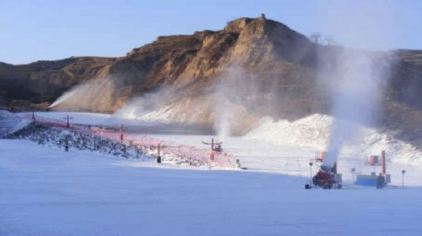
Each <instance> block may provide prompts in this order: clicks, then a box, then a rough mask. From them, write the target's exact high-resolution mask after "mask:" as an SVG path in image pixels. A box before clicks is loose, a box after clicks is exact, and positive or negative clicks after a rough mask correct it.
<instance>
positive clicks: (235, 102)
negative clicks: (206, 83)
mask: <svg viewBox="0 0 422 236" xmlns="http://www.w3.org/2000/svg"><path fill="white" fill-rule="evenodd" d="M251 78H252V77H251V75H246V73H245V71H244V70H243V69H242V67H241V66H239V65H237V64H233V65H231V66H230V67H228V68H226V69H225V70H224V71H223V73H222V74H221V75H219V76H218V78H217V79H216V81H217V83H216V84H215V86H214V87H213V91H212V93H214V97H215V98H214V101H215V102H214V106H213V114H214V130H215V131H216V133H217V136H218V138H219V140H220V141H223V140H224V138H226V137H228V136H231V135H232V134H233V132H234V130H233V129H234V128H233V124H234V122H236V121H235V118H236V119H240V118H239V114H241V113H239V107H245V106H248V105H249V106H252V104H256V102H255V101H251V99H247V98H248V97H251V95H254V94H256V91H255V87H256V86H254V85H255V83H254V81H253V79H251ZM252 97H253V96H252Z"/></svg>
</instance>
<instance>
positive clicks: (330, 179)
mask: <svg viewBox="0 0 422 236" xmlns="http://www.w3.org/2000/svg"><path fill="white" fill-rule="evenodd" d="M341 182H342V181H341V174H338V173H337V165H334V166H333V167H328V166H324V165H323V166H321V168H320V169H319V171H318V173H317V174H316V175H315V176H314V177H312V186H311V185H310V184H306V185H305V188H306V189H310V188H312V187H320V188H323V189H340V188H341V187H342V185H341Z"/></svg>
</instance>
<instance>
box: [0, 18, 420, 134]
mask: <svg viewBox="0 0 422 236" xmlns="http://www.w3.org/2000/svg"><path fill="white" fill-rule="evenodd" d="M347 50H351V49H345V48H341V47H335V46H322V45H317V44H314V43H312V42H310V41H309V40H308V39H307V38H306V37H305V36H303V35H301V34H299V33H297V32H295V31H294V30H292V29H290V28H288V27H287V26H286V25H283V24H282V23H279V22H276V21H272V20H268V19H265V17H259V18H240V19H237V20H234V21H232V22H229V23H228V25H227V26H226V27H225V28H224V29H223V30H220V31H200V32H195V33H194V34H193V35H177V36H163V37H158V38H157V40H156V41H154V42H152V43H150V44H147V45H144V46H142V47H139V48H135V49H133V50H132V51H131V52H129V53H128V54H127V55H126V56H124V57H120V58H94V57H84V58H70V59H65V60H61V61H50V62H47V61H41V62H36V63H32V64H29V65H19V66H13V65H8V64H0V97H1V99H0V103H1V105H3V106H6V107H9V106H15V107H23V108H31V107H32V108H33V107H36V108H46V107H47V106H49V105H51V104H52V103H53V102H54V101H56V100H57V99H58V98H59V97H60V95H62V94H63V93H64V92H66V91H67V93H65V95H64V96H63V97H61V98H60V99H59V101H56V103H55V104H54V106H53V109H57V110H88V111H95V112H114V111H117V110H119V109H121V108H122V107H123V110H121V111H120V112H121V113H125V114H126V115H127V114H129V115H134V116H141V115H142V116H144V117H146V118H151V119H157V118H159V119H166V120H169V121H173V122H178V123H200V124H205V125H209V126H215V125H214V124H216V123H220V124H221V123H225V122H228V123H232V124H233V127H234V128H233V131H235V132H242V131H245V130H246V129H248V127H251V126H253V124H254V122H255V121H256V120H258V119H259V118H261V117H263V116H272V117H274V118H275V119H280V118H288V119H297V118H301V117H303V116H306V115H309V114H313V113H329V112H330V109H331V105H332V104H331V100H332V99H331V98H330V96H329V89H330V88H328V87H329V86H328V85H327V84H326V83H329V81H330V80H335V78H333V76H331V75H330V72H331V71H332V70H334V68H336V58H337V57H338V55H340V54H341V53H344V52H345V51H347ZM351 51H352V50H351ZM367 53H370V54H371V55H372V57H373V58H375V60H376V61H377V64H376V66H378V67H383V66H384V64H386V63H388V64H391V65H392V67H391V68H392V69H391V78H390V80H386V81H389V83H388V84H386V85H385V86H384V87H383V88H380V89H382V90H383V96H382V103H383V104H384V109H383V112H384V113H385V114H384V115H383V116H382V117H383V120H380V123H382V124H384V125H386V126H388V127H393V128H395V129H403V127H404V125H403V124H406V125H405V126H406V127H405V129H406V130H413V132H414V130H415V129H420V128H419V126H420V120H421V119H422V112H421V111H422V79H421V77H422V76H421V74H422V52H421V51H409V50H399V51H394V52H385V53H376V52H367ZM392 54H394V56H391V55H392ZM321 67H323V68H324V70H322V71H323V73H321ZM321 77H323V79H322V80H321ZM321 81H325V82H326V83H321ZM139 97H140V98H139ZM125 104H126V106H125ZM127 104H133V106H127ZM228 110H230V112H227V111H228ZM228 113H229V114H228ZM216 121H219V122H216ZM215 128H217V129H218V128H222V127H215Z"/></svg>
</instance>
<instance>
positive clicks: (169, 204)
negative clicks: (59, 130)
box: [0, 140, 422, 236]
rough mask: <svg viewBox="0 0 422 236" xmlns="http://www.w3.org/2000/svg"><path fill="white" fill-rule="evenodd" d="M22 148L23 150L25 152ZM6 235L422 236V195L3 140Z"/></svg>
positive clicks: (0, 162)
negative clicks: (311, 184)
mask: <svg viewBox="0 0 422 236" xmlns="http://www.w3.org/2000/svg"><path fill="white" fill-rule="evenodd" d="M22 147H25V148H22ZM0 150H1V153H2V155H1V156H0V170H1V171H0V185H1V186H2V188H1V194H0V211H1V217H0V235H4V236H7V235H55V236H57V235H291V234H293V235H304V234H319V235H339V234H340V235H356V234H370V235H373V234H375V235H376V234H379V235H381V234H389V235H394V234H395V235H420V233H421V232H422V225H421V224H420V218H421V217H422V213H421V211H420V208H421V207H422V201H421V200H420V195H421V194H422V189H420V188H405V189H400V188H390V189H384V190H378V191H377V190H376V189H373V188H354V189H353V188H346V189H343V190H331V191H329V190H328V191H324V190H305V189H303V184H304V183H305V182H306V179H304V178H299V177H292V176H285V175H279V174H268V173H255V172H248V171H203V170H188V169H177V170H176V169H170V168H167V167H166V166H156V164H154V163H145V162H140V161H136V160H125V159H117V158H114V157H112V156H106V155H102V154H96V153H92V152H87V151H75V150H74V151H71V152H68V153H65V152H63V151H62V150H61V149H56V148H46V147H44V146H41V145H37V144H35V143H33V142H29V141H19V140H1V141H0Z"/></svg>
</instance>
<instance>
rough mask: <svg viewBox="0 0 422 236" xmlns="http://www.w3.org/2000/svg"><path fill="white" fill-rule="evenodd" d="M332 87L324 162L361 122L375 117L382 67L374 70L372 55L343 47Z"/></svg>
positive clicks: (332, 159) (329, 160) (331, 160)
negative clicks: (329, 126)
mask: <svg viewBox="0 0 422 236" xmlns="http://www.w3.org/2000/svg"><path fill="white" fill-rule="evenodd" d="M339 60H340V63H339V64H338V66H337V69H336V73H335V81H334V84H333V85H334V86H332V87H331V89H332V90H333V91H332V99H333V101H334V104H333V108H332V115H333V116H334V118H335V119H334V122H333V124H332V127H331V135H330V140H329V143H328V147H327V156H326V159H325V160H324V165H326V166H332V165H333V164H334V163H335V161H336V159H337V157H338V154H339V152H340V150H341V148H342V146H343V144H345V143H346V142H348V141H350V140H352V139H353V138H356V136H357V135H358V131H359V126H360V125H370V124H372V123H373V122H374V121H375V120H374V119H375V115H376V111H377V108H378V106H379V104H378V102H379V96H380V94H379V90H380V87H381V86H380V82H381V80H382V79H383V73H382V71H375V70H374V67H375V65H374V58H372V57H371V56H370V55H367V54H365V53H362V52H359V51H352V50H344V51H343V52H342V53H341V55H340V57H339Z"/></svg>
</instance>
